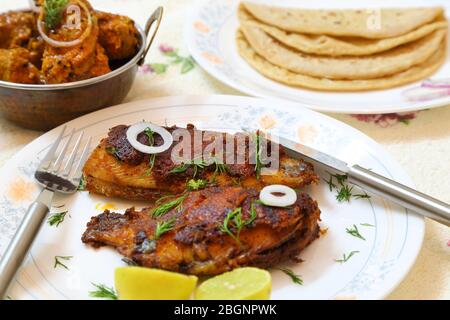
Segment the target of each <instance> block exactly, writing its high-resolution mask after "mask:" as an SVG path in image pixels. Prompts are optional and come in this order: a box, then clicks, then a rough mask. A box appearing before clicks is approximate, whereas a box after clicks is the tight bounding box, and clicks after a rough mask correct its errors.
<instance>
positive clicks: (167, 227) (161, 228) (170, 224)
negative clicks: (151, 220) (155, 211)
mask: <svg viewBox="0 0 450 320" xmlns="http://www.w3.org/2000/svg"><path fill="white" fill-rule="evenodd" d="M175 219H176V217H172V218H170V219H169V220H166V221H160V222H158V223H157V224H156V229H155V235H154V236H153V240H155V241H156V240H158V239H159V238H160V237H161V236H162V235H163V234H164V233H166V232H169V231H171V230H172V229H173V228H174V227H175Z"/></svg>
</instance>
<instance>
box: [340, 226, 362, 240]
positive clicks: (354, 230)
mask: <svg viewBox="0 0 450 320" xmlns="http://www.w3.org/2000/svg"><path fill="white" fill-rule="evenodd" d="M345 232H347V233H348V234H349V235H352V236H354V237H356V238H359V239H361V240H366V238H364V237H363V236H362V235H361V233H359V230H358V227H357V226H356V225H353V228H352V229H349V228H345Z"/></svg>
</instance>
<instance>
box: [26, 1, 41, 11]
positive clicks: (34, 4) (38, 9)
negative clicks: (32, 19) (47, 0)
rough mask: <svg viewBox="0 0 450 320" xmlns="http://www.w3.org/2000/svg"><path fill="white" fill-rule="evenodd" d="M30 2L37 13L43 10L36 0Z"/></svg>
mask: <svg viewBox="0 0 450 320" xmlns="http://www.w3.org/2000/svg"><path fill="white" fill-rule="evenodd" d="M28 2H29V3H30V8H31V11H33V12H36V13H40V12H41V7H40V6H37V5H36V2H35V1H34V0H28Z"/></svg>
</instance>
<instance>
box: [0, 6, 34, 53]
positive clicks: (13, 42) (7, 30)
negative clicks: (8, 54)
mask: <svg viewBox="0 0 450 320" xmlns="http://www.w3.org/2000/svg"><path fill="white" fill-rule="evenodd" d="M36 35H37V28H36V17H35V15H34V14H33V13H32V12H31V11H9V12H6V13H3V14H0V48H2V49H12V48H17V47H27V46H28V42H29V41H30V39H31V38H32V37H35V36H36Z"/></svg>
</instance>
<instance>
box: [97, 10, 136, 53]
mask: <svg viewBox="0 0 450 320" xmlns="http://www.w3.org/2000/svg"><path fill="white" fill-rule="evenodd" d="M97 17H98V26H99V28H100V32H99V42H100V44H101V45H102V46H103V47H104V48H105V51H106V55H107V56H108V58H109V59H111V60H121V59H126V58H130V57H133V56H134V55H135V54H136V52H137V50H138V47H139V33H138V31H137V29H136V26H135V25H134V21H133V20H131V19H130V18H128V17H125V16H121V15H117V14H112V13H106V12H101V11H97Z"/></svg>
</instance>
